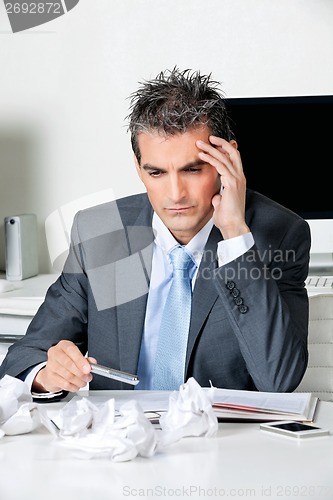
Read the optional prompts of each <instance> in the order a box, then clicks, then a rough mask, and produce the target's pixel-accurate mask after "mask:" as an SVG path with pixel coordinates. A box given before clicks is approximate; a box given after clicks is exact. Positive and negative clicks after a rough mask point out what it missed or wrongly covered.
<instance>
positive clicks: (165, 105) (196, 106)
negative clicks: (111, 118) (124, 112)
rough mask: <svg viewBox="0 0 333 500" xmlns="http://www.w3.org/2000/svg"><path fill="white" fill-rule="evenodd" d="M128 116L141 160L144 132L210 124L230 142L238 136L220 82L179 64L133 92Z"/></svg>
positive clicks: (177, 130) (167, 131) (175, 130)
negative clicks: (139, 140)
mask: <svg viewBox="0 0 333 500" xmlns="http://www.w3.org/2000/svg"><path fill="white" fill-rule="evenodd" d="M130 99H131V102H130V114H129V115H128V117H127V118H128V119H129V127H128V130H129V131H130V133H131V143H132V149H133V152H134V154H135V156H136V158H137V160H138V162H140V160H141V154H140V150H139V146H138V134H139V133H140V132H153V131H155V132H158V133H160V134H164V135H174V134H177V133H184V132H186V131H188V130H190V129H193V128H197V127H200V126H202V125H206V126H207V127H208V129H209V130H210V133H211V134H212V135H216V136H218V137H222V138H223V139H226V140H227V141H230V140H231V139H235V137H234V134H233V132H232V130H231V127H230V123H229V118H228V114H227V110H226V105H225V100H224V94H223V92H222V90H221V89H220V84H219V83H218V82H216V81H214V80H212V79H211V75H210V74H209V75H201V74H200V72H199V71H192V70H189V69H186V70H183V71H180V70H179V69H178V68H177V67H175V68H174V69H172V70H166V71H162V72H161V73H159V74H158V75H157V76H156V78H154V79H152V80H146V81H144V82H140V87H139V89H138V90H137V91H136V92H134V93H133V94H131V95H130Z"/></svg>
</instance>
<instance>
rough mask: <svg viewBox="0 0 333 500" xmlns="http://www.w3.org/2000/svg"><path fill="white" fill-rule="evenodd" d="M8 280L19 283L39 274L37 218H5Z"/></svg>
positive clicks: (26, 216)
mask: <svg viewBox="0 0 333 500" xmlns="http://www.w3.org/2000/svg"><path fill="white" fill-rule="evenodd" d="M5 256H6V278H7V280H9V281H19V280H24V279H26V278H30V277H31V276H36V275H37V274H38V241H37V217H36V215H35V214H21V215H12V216H8V217H5Z"/></svg>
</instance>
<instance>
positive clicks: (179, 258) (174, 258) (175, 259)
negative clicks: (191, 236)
mask: <svg viewBox="0 0 333 500" xmlns="http://www.w3.org/2000/svg"><path fill="white" fill-rule="evenodd" d="M170 259H171V263H172V266H173V268H174V269H187V268H188V267H189V265H190V263H191V262H193V261H192V258H191V256H190V255H189V254H188V253H187V252H185V250H184V248H183V247H176V248H174V250H172V252H171V253H170Z"/></svg>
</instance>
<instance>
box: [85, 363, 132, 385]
mask: <svg viewBox="0 0 333 500" xmlns="http://www.w3.org/2000/svg"><path fill="white" fill-rule="evenodd" d="M90 366H91V371H92V372H93V373H95V374H96V375H102V377H107V378H112V379H113V380H119V382H124V383H125V384H131V385H136V384H138V383H139V378H138V376H137V375H133V374H132V373H126V372H121V371H119V370H115V369H113V368H108V367H107V366H103V365H98V364H96V363H90Z"/></svg>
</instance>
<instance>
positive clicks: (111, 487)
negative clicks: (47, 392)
mask: <svg viewBox="0 0 333 500" xmlns="http://www.w3.org/2000/svg"><path fill="white" fill-rule="evenodd" d="M109 394H110V397H116V394H117V393H116V392H110V393H109ZM62 404H63V403H52V406H53V407H54V405H62ZM316 424H317V425H319V426H321V427H325V428H328V429H329V430H330V431H331V433H332V435H330V436H327V437H321V438H309V439H307V440H304V441H302V442H298V441H297V440H296V439H295V440H294V439H290V438H285V437H280V436H276V435H274V434H272V435H271V434H267V433H264V432H262V431H260V430H259V424H258V423H229V422H228V423H220V424H219V431H218V434H217V436H215V437H213V438H204V437H199V438H198V437H194V438H183V439H182V440H181V441H179V442H178V443H175V444H173V445H171V446H170V447H169V448H167V449H166V450H164V451H163V452H160V453H158V454H156V455H155V456H153V457H152V458H142V457H137V458H136V459H134V460H132V461H129V462H122V463H113V462H111V461H109V460H105V459H94V460H82V459H75V458H72V457H71V456H70V453H69V451H68V450H66V449H63V448H60V447H57V446H56V445H54V444H53V443H52V441H53V437H52V436H51V434H49V433H48V431H47V430H46V429H45V428H44V427H40V428H38V429H36V430H35V431H34V432H33V433H30V434H25V435H21V436H5V437H4V438H3V439H2V440H0V498H1V500H21V499H22V500H23V499H25V498H32V499H33V500H53V499H57V500H76V499H80V500H92V499H97V500H118V499H124V498H135V497H139V498H146V499H147V498H150V499H154V500H155V498H158V497H161V498H177V497H178V498H179V497H180V498H191V499H200V500H201V499H204V498H227V497H229V498H237V499H238V498H251V499H252V498H255V499H262V498H266V499H267V498H268V499H270V500H272V499H274V500H278V499H295V498H296V499H300V500H301V499H302V500H303V499H313V500H332V498H333V474H332V464H333V403H330V402H320V403H319V407H318V414H317V418H316Z"/></svg>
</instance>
